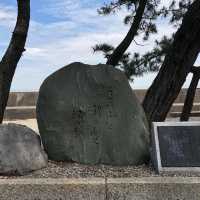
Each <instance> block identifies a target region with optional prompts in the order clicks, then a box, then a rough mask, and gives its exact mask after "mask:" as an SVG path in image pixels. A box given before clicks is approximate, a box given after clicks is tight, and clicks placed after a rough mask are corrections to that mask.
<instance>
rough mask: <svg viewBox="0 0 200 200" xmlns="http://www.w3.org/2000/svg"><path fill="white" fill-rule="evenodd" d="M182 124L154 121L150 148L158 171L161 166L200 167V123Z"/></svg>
mask: <svg viewBox="0 0 200 200" xmlns="http://www.w3.org/2000/svg"><path fill="white" fill-rule="evenodd" d="M184 124H185V123H184ZM184 124H182V125H181V123H178V125H177V126H176V125H174V124H173V126H170V123H169V125H167V126H166V124H163V125H164V126H162V124H161V123H159V125H156V123H155V125H154V126H156V127H154V133H153V143H152V144H153V147H152V149H153V154H154V155H153V160H154V163H155V165H156V168H157V170H158V171H160V170H162V168H176V169H177V168H180V169H181V168H190V167H200V123H199V125H196V124H195V125H194V126H193V125H191V126H188V125H184Z"/></svg>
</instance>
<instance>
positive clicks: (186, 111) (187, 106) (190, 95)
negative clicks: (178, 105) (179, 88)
mask: <svg viewBox="0 0 200 200" xmlns="http://www.w3.org/2000/svg"><path fill="white" fill-rule="evenodd" d="M192 72H193V77H192V81H191V84H190V87H189V88H188V91H187V96H186V99H185V103H184V107H183V111H182V114H181V117H180V121H188V120H189V118H190V114H191V111H192V107H193V102H194V98H195V93H196V89H197V86H198V82H199V78H200V70H199V69H195V70H192Z"/></svg>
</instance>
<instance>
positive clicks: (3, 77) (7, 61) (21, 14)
mask: <svg viewBox="0 0 200 200" xmlns="http://www.w3.org/2000/svg"><path fill="white" fill-rule="evenodd" d="M17 4H18V16H17V23H16V26H15V29H14V32H13V35H12V38H11V41H10V44H9V46H8V49H7V51H6V53H5V54H4V56H3V58H2V60H1V62H0V123H2V121H3V115H4V111H5V108H6V105H7V101H8V96H9V92H10V87H11V83H12V79H13V76H14V73H15V70H16V67H17V64H18V62H19V60H20V58H21V56H22V53H23V52H24V50H25V49H24V47H25V42H26V38H27V33H28V28H29V21H30V0H17Z"/></svg>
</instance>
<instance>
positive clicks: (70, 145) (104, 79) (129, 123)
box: [37, 63, 149, 165]
mask: <svg viewBox="0 0 200 200" xmlns="http://www.w3.org/2000/svg"><path fill="white" fill-rule="evenodd" d="M37 121H38V125H39V130H40V135H41V138H42V141H43V144H44V148H45V150H46V152H47V154H48V156H49V159H52V160H55V161H70V160H72V161H75V162H79V163H84V164H109V165H139V164H143V163H144V162H146V161H147V160H148V158H149V130H148V125H147V120H146V116H145V114H144V111H143V109H142V107H141V105H140V104H139V102H138V100H137V98H136V97H135V95H134V94H133V91H132V89H131V87H130V85H129V83H128V80H127V78H126V77H125V75H124V73H122V72H121V71H120V70H117V69H115V68H114V67H112V66H108V65H97V66H91V65H85V64H82V63H73V64H71V65H69V66H66V67H64V68H62V69H60V70H58V71H57V72H55V73H54V74H52V75H50V76H49V77H48V78H47V79H46V80H45V81H44V83H43V84H42V86H41V88H40V92H39V98H38V103H37Z"/></svg>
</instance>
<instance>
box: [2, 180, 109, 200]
mask: <svg viewBox="0 0 200 200" xmlns="http://www.w3.org/2000/svg"><path fill="white" fill-rule="evenodd" d="M0 199H1V200H11V199H12V200H14V199H15V200H79V199H80V200H104V199H105V181H104V179H100V178H99V179H77V180H76V179H18V180H16V179H15V180H0Z"/></svg>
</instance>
